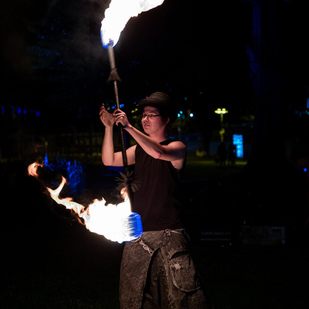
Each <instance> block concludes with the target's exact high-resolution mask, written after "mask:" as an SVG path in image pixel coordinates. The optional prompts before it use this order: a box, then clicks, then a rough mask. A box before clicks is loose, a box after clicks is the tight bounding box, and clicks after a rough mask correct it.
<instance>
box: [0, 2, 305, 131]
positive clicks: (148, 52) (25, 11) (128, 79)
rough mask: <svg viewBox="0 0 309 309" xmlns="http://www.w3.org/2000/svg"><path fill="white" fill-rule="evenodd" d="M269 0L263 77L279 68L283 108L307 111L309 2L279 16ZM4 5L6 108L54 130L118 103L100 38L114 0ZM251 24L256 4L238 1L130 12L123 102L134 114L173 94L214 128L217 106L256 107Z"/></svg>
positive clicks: (233, 110) (236, 110) (238, 112)
mask: <svg viewBox="0 0 309 309" xmlns="http://www.w3.org/2000/svg"><path fill="white" fill-rule="evenodd" d="M261 3H262V4H263V10H262V20H263V25H262V33H263V44H262V47H261V48H264V49H263V53H264V54H262V56H261V58H262V59H261V61H262V63H263V65H265V67H266V69H265V70H264V71H263V72H264V73H263V74H264V75H263V76H262V77H261V78H262V80H264V81H265V80H267V79H269V80H272V79H273V76H272V75H271V74H268V73H267V72H266V71H267V70H269V68H271V69H273V68H275V70H276V72H277V73H278V74H279V76H280V78H282V79H283V82H282V83H281V84H280V85H281V86H280V87H282V88H284V91H285V93H284V94H283V96H284V97H285V98H287V99H286V100H288V101H289V102H288V103H285V104H286V105H285V107H284V108H286V106H289V108H290V109H292V112H294V109H298V110H301V109H305V108H306V95H307V94H306V86H307V85H308V84H309V83H308V77H307V74H306V72H307V69H308V60H307V56H306V54H307V51H308V47H307V45H308V44H306V42H307V40H308V38H307V33H308V32H307V27H308V26H307V25H306V18H305V10H304V7H303V6H304V5H303V4H301V1H295V0H294V1H280V3H279V4H278V6H277V14H278V16H279V17H278V18H275V17H274V16H273V15H272V14H273V12H272V11H271V10H267V5H266V4H267V3H270V2H267V1H266V2H265V1H261ZM265 3H266V4H265ZM1 6H2V8H1V13H0V14H1V23H2V25H1V30H0V31H1V32H0V34H1V80H2V83H1V85H0V87H1V93H2V103H1V105H2V106H10V105H13V106H20V107H21V108H24V107H27V108H28V109H29V108H32V109H34V110H39V111H41V116H42V119H45V121H44V123H45V124H47V125H48V126H49V127H50V126H51V125H52V124H53V123H54V122H55V119H58V120H59V121H58V123H59V122H62V123H63V120H65V123H67V124H68V126H71V125H72V123H74V121H75V120H76V119H82V120H85V119H88V120H89V121H92V120H93V119H95V118H96V117H97V111H98V109H99V107H100V104H101V103H102V102H105V103H107V104H111V105H112V104H113V102H112V101H113V100H114V94H113V88H112V85H110V84H107V83H106V80H107V79H108V75H109V71H110V67H109V62H108V58H107V57H108V56H107V51H106V50H105V49H104V48H103V47H102V45H101V40H100V35H99V30H100V22H101V20H102V18H103V16H104V11H105V9H106V7H107V6H108V1H104V0H100V1H98V0H88V1H86V0H31V1H23V0H15V1H9V2H5V3H3V4H1ZM273 20H276V22H275V23H272V21H273ZM253 25H254V21H252V2H251V1H236V0H222V1H207V2H206V3H204V2H200V1H199V2H192V3H191V2H190V3H189V2H188V1H184V0H178V1H176V0H165V2H164V3H163V5H161V6H160V7H158V8H155V9H153V10H151V11H149V12H146V13H142V14H141V15H139V16H138V17H137V18H133V19H131V20H130V21H129V23H128V24H127V26H126V28H125V29H124V31H123V32H122V34H121V37H120V40H119V42H118V44H117V45H116V47H115V48H114V51H115V57H116V65H117V68H118V72H119V75H120V77H121V78H122V83H121V84H120V87H119V89H120V100H121V103H123V104H124V106H125V108H124V109H125V110H126V111H130V110H131V109H133V108H134V106H135V104H136V103H138V101H139V100H140V99H141V98H143V97H145V96H147V95H149V94H151V93H152V92H154V91H165V92H167V93H169V94H171V95H173V96H174V97H175V98H176V99H177V100H178V104H179V109H190V110H192V112H194V114H195V116H196V120H197V123H199V124H202V123H205V119H206V121H207V122H208V123H209V124H210V127H211V126H213V124H212V122H215V123H216V124H215V125H214V126H218V121H217V120H218V119H217V118H216V115H215V114H214V112H213V111H214V109H216V108H218V107H226V108H227V109H229V111H230V113H229V114H228V115H227V116H226V117H227V118H226V119H227V120H228V119H229V118H230V119H232V118H233V117H234V118H237V119H239V118H240V117H245V116H248V115H253V114H255V113H256V108H260V107H261V106H262V105H263V104H262V105H261V104H260V105H258V104H257V103H256V100H255V99H256V96H257V93H255V92H254V81H253V80H252V78H251V77H252V72H251V67H250V63H249V56H248V46H249V47H252V46H253V45H254V40H253V38H252V29H253V28H252V27H253ZM273 33H275V35H273ZM268 37H269V38H268ZM274 38H275V39H274ZM267 40H268V41H267ZM272 40H273V42H274V44H273V45H274V47H273V46H272V43H269V41H272ZM265 42H266V44H265ZM267 44H268V45H267ZM265 46H266V47H265ZM268 49H269V51H268ZM265 55H266V56H265ZM265 72H266V73H265ZM278 74H277V75H278ZM276 83H277V82H276V80H274V82H273V85H272V84H271V83H269V84H268V85H267V84H266V87H272V86H274V85H275V84H276ZM265 104H266V103H265ZM267 104H268V105H269V103H267ZM262 109H263V111H262V112H265V111H266V109H265V106H264V107H263V106H262ZM274 109H277V107H276V106H275V107H274ZM210 127H206V128H205V127H203V126H200V130H201V131H203V130H204V131H205V130H211V128H210ZM42 128H43V127H42Z"/></svg>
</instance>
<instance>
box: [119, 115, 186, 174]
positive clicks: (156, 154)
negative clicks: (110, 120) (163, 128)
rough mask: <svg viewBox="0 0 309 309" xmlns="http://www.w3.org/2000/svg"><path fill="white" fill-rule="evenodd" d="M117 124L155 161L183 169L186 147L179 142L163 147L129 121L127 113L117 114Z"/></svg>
mask: <svg viewBox="0 0 309 309" xmlns="http://www.w3.org/2000/svg"><path fill="white" fill-rule="evenodd" d="M115 119H116V123H117V124H118V123H121V124H122V125H123V127H124V129H125V130H126V131H127V132H128V133H129V134H130V135H131V136H132V137H133V138H134V139H135V141H136V142H137V143H138V144H139V145H140V146H141V147H142V148H143V150H144V151H145V152H146V153H147V154H149V155H150V156H152V157H153V158H155V159H160V160H165V161H170V162H172V164H173V166H174V167H175V168H176V169H181V168H182V166H183V164H184V161H185V156H186V146H185V145H184V144H183V143H182V142H179V141H175V142H171V143H170V144H168V145H161V144H160V143H158V142H156V141H155V140H153V139H152V138H150V137H149V136H147V135H145V134H144V133H142V132H140V131H139V130H137V129H136V128H135V127H133V126H132V125H131V124H130V123H129V122H128V120H127V117H126V115H125V113H123V112H121V111H119V110H118V111H116V112H115Z"/></svg>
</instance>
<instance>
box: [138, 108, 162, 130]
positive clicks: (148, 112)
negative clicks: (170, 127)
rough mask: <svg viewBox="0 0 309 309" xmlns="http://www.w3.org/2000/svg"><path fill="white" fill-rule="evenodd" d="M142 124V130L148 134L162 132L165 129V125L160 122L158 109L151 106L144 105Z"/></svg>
mask: <svg viewBox="0 0 309 309" xmlns="http://www.w3.org/2000/svg"><path fill="white" fill-rule="evenodd" d="M142 125H143V129H144V132H145V133H147V134H148V135H153V134H156V133H159V132H162V131H164V129H165V125H163V123H162V118H161V116H160V111H159V109H158V108H156V107H152V106H146V107H145V108H144V111H143V118H142Z"/></svg>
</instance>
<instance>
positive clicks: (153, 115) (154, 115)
mask: <svg viewBox="0 0 309 309" xmlns="http://www.w3.org/2000/svg"><path fill="white" fill-rule="evenodd" d="M158 116H161V115H160V114H157V115H156V114H142V115H140V116H139V118H140V119H146V117H147V118H148V119H149V120H150V121H152V120H154V119H155V117H158Z"/></svg>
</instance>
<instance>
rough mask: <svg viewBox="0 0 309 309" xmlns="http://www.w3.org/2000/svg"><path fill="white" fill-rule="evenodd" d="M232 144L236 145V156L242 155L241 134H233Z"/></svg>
mask: <svg viewBox="0 0 309 309" xmlns="http://www.w3.org/2000/svg"><path fill="white" fill-rule="evenodd" d="M233 145H236V157H237V158H243V157H244V145H243V136H242V135H241V134H233Z"/></svg>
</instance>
